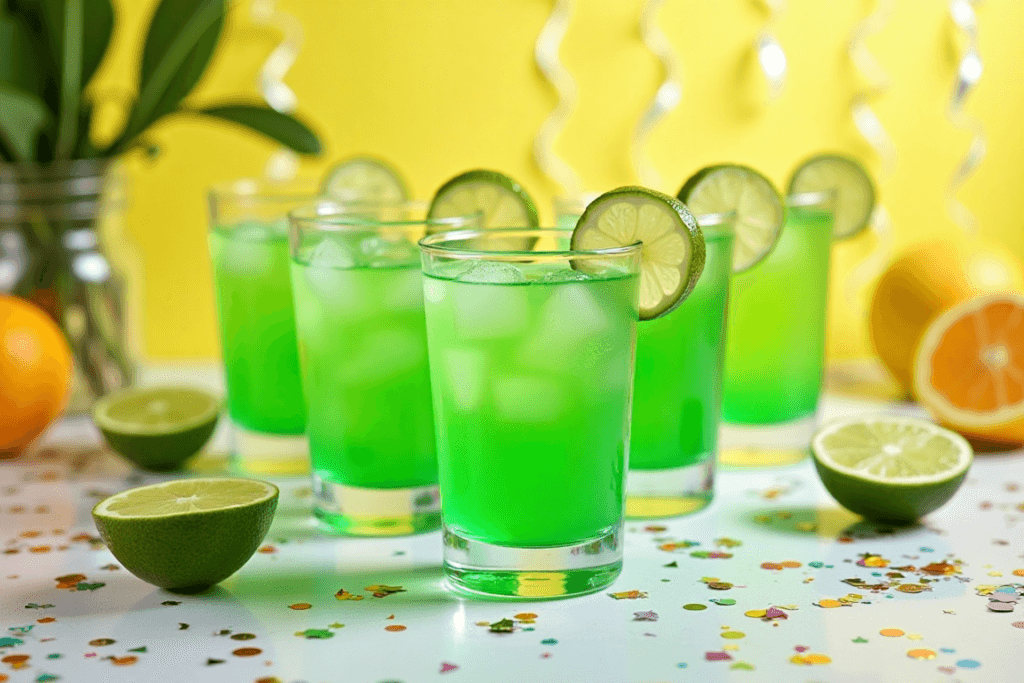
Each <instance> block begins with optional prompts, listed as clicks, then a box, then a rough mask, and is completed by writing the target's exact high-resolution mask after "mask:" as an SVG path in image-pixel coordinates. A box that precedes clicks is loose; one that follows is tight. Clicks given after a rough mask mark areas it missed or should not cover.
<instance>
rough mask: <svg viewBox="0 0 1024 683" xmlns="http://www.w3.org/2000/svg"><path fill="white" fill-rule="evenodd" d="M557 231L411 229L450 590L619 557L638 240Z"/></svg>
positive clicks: (614, 567) (587, 570)
mask: <svg viewBox="0 0 1024 683" xmlns="http://www.w3.org/2000/svg"><path fill="white" fill-rule="evenodd" d="M570 234H571V231H568V230H556V229H521V230H520V229H504V230H489V231H456V232H450V233H445V234H438V235H432V236H429V237H426V238H425V239H423V240H421V241H420V248H421V250H422V264H423V273H424V283H423V286H424V301H425V308H426V318H427V341H428V349H429V353H430V372H431V386H432V388H433V396H434V417H435V424H436V426H437V446H438V464H439V471H440V482H441V501H442V503H441V513H442V521H443V525H444V571H445V574H446V575H447V578H448V581H449V583H450V584H451V585H452V586H454V587H455V588H456V589H457V590H460V591H464V592H468V593H476V594H488V595H501V596H518V597H534V598H543V597H556V596H565V595H574V594H579V593H586V592H592V591H595V590H599V589H600V588H602V587H603V586H606V585H608V584H609V583H611V581H612V580H614V578H615V577H616V575H618V573H619V570H620V568H621V566H622V536H621V534H622V520H623V507H624V500H625V487H624V483H625V481H624V479H625V473H626V467H627V458H628V451H629V416H630V406H631V398H632V387H633V367H634V357H635V349H636V324H637V319H638V312H637V310H638V309H637V305H638V301H637V300H638V282H639V276H638V273H639V263H640V261H639V259H640V245H639V244H634V245H631V246H627V247H617V248H612V249H602V250H595V251H573V250H569V249H559V248H557V247H552V248H550V250H543V251H542V250H534V249H537V248H543V245H558V244H564V243H565V242H566V241H567V240H568V238H569V235H570Z"/></svg>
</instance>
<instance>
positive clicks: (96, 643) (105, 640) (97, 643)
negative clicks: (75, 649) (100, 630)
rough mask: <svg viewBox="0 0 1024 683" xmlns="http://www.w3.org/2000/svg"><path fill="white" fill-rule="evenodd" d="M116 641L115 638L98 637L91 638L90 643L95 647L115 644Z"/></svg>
mask: <svg viewBox="0 0 1024 683" xmlns="http://www.w3.org/2000/svg"><path fill="white" fill-rule="evenodd" d="M116 642H117V641H116V640H114V639H113V638H96V639H95V640H90V641H89V644H90V645H92V646H93V647H104V646H106V645H113V644H114V643H116Z"/></svg>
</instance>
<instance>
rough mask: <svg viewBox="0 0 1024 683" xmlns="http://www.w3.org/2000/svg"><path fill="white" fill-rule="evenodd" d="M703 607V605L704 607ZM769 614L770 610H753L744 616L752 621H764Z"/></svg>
mask: <svg viewBox="0 0 1024 683" xmlns="http://www.w3.org/2000/svg"><path fill="white" fill-rule="evenodd" d="M702 607H703V605H702ZM767 614H768V610H764V609H752V610H747V611H746V612H744V613H743V615H744V616H747V617H750V618H751V619H763V618H764V617H765V616H766V615H767Z"/></svg>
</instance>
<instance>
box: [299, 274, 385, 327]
mask: <svg viewBox="0 0 1024 683" xmlns="http://www.w3.org/2000/svg"><path fill="white" fill-rule="evenodd" d="M293 268H295V269H297V270H298V271H299V272H295V273H294V275H295V276H294V277H293V278H292V281H293V282H294V286H295V297H296V299H300V300H301V299H302V298H304V297H308V298H309V299H311V300H312V301H314V302H315V303H312V304H311V305H312V306H316V307H319V308H323V309H325V312H327V313H328V314H329V315H332V316H334V315H340V316H345V317H347V318H355V319H361V318H367V317H370V316H371V315H372V314H373V312H374V306H375V302H374V299H373V296H372V295H373V291H372V290H371V289H370V288H369V287H368V283H367V281H366V277H365V272H364V271H360V270H354V269H341V268H328V267H322V266H293Z"/></svg>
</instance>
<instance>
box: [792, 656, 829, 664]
mask: <svg viewBox="0 0 1024 683" xmlns="http://www.w3.org/2000/svg"><path fill="white" fill-rule="evenodd" d="M789 661H790V662H792V663H793V664H801V665H804V666H812V665H816V664H831V663H832V658H831V657H829V656H828V655H819V654H809V655H793V656H792V657H790V658H789Z"/></svg>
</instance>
